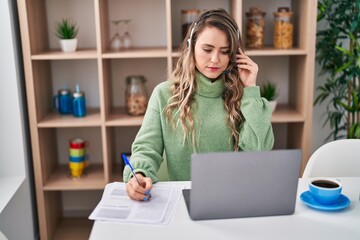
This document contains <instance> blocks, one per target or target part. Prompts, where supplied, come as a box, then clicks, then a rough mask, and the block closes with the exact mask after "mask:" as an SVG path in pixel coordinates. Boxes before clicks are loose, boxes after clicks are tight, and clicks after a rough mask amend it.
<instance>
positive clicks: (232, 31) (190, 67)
mask: <svg viewBox="0 0 360 240" xmlns="http://www.w3.org/2000/svg"><path fill="white" fill-rule="evenodd" d="M205 27H216V28H218V29H219V30H221V31H223V32H224V33H225V34H226V36H227V39H228V41H229V48H230V49H229V59H230V61H229V64H228V66H227V68H226V70H225V71H224V73H223V74H222V81H223V82H224V85H225V91H224V93H223V96H222V97H223V99H224V105H225V109H226V111H227V113H228V114H227V125H228V127H229V129H230V130H231V138H230V139H229V141H230V142H232V143H233V146H234V150H235V151H236V150H238V143H239V134H240V133H239V128H240V125H241V123H242V122H243V116H242V113H241V110H240V106H241V98H242V95H243V88H244V85H243V83H242V81H241V80H240V76H239V73H238V70H237V66H236V54H237V52H238V48H239V47H242V42H241V38H240V32H239V28H238V26H237V24H236V22H235V21H234V19H233V18H232V17H231V16H230V15H229V14H228V13H227V12H226V11H225V10H223V9H216V10H209V11H205V12H203V13H202V14H201V15H200V16H199V17H198V19H197V20H196V21H194V23H193V24H192V25H191V26H190V28H189V30H188V32H187V35H186V37H185V39H184V41H183V42H182V44H181V46H180V52H181V54H180V57H179V60H178V62H177V64H176V67H175V69H174V71H173V72H172V73H171V76H170V79H171V80H172V81H173V84H172V86H171V91H172V97H171V98H170V99H169V102H168V105H167V106H166V108H165V114H166V119H167V121H168V122H171V124H172V126H173V128H175V124H177V123H180V124H181V127H182V129H183V131H184V135H183V136H184V143H185V141H186V140H187V139H190V141H191V144H192V146H193V148H194V151H196V141H195V130H194V119H193V115H192V113H191V106H192V103H193V100H194V93H195V89H196V88H197V82H196V67H195V56H194V47H195V43H196V40H197V38H198V36H199V34H200V33H201V32H202V31H203V30H204V29H205ZM188 40H189V41H188ZM174 116H175V117H177V119H178V122H177V123H175V122H174Z"/></svg>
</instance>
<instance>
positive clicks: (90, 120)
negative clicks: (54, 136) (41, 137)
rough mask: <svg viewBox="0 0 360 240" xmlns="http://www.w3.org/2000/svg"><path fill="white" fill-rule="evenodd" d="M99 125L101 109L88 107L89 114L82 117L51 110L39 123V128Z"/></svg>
mask: <svg viewBox="0 0 360 240" xmlns="http://www.w3.org/2000/svg"><path fill="white" fill-rule="evenodd" d="M98 126H101V117H100V109H88V113H87V115H86V116H85V117H82V118H77V117H74V116H73V115H60V114H59V113H57V112H51V113H50V114H48V115H47V116H45V118H44V119H42V120H41V121H40V122H39V123H38V127H39V128H54V127H98Z"/></svg>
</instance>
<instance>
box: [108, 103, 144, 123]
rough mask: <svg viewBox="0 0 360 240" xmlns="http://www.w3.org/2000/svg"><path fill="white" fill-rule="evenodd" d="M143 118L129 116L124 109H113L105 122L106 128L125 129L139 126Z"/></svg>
mask: <svg viewBox="0 0 360 240" xmlns="http://www.w3.org/2000/svg"><path fill="white" fill-rule="evenodd" d="M143 119H144V116H130V115H129V114H127V113H126V112H125V108H123V107H121V108H115V109H113V111H112V112H111V114H110V116H109V119H108V120H107V121H106V126H109V127H126V126H140V125H141V124H142V122H143Z"/></svg>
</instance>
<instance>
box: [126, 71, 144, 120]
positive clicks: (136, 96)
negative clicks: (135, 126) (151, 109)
mask: <svg viewBox="0 0 360 240" xmlns="http://www.w3.org/2000/svg"><path fill="white" fill-rule="evenodd" d="M145 82H146V80H145V77H144V76H141V75H139V76H128V77H127V78H126V92H125V102H126V112H127V113H128V114H130V115H135V116H136V115H143V114H144V113H145V111H146V108H147V103H148V98H147V91H146V88H145Z"/></svg>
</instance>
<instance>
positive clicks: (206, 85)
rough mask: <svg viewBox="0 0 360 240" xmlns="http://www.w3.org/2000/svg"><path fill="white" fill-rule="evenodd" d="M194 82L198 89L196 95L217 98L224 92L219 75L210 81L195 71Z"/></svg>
mask: <svg viewBox="0 0 360 240" xmlns="http://www.w3.org/2000/svg"><path fill="white" fill-rule="evenodd" d="M196 80H197V83H198V87H197V89H196V90H195V92H196V93H197V94H199V95H200V96H204V97H211V98H217V97H220V96H222V94H223V92H224V89H225V87H224V83H223V81H222V79H221V75H220V76H219V77H218V78H217V79H216V80H215V81H213V82H212V81H211V80H210V79H209V78H207V77H206V76H204V75H203V74H202V73H200V72H199V71H196Z"/></svg>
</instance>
